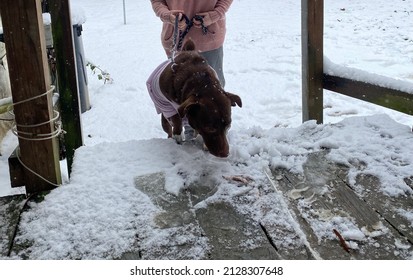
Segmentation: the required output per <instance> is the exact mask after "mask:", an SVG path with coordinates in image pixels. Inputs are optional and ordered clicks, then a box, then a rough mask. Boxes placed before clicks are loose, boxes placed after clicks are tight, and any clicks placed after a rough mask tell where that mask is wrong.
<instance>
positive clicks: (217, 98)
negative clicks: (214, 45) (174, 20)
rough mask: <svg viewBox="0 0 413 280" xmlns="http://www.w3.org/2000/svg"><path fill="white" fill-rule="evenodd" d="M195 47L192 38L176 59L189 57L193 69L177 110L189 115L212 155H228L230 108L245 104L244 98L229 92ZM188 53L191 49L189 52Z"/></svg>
mask: <svg viewBox="0 0 413 280" xmlns="http://www.w3.org/2000/svg"><path fill="white" fill-rule="evenodd" d="M188 44H189V45H188ZM193 49H194V45H193V43H192V42H191V41H189V43H187V44H185V45H184V48H183V50H184V52H182V53H181V54H180V55H179V56H178V57H177V61H178V58H179V60H181V59H182V60H184V59H185V60H186V62H187V63H185V64H186V67H187V69H186V70H190V72H191V75H190V76H189V77H187V78H186V81H185V84H184V85H183V87H182V92H183V94H184V95H185V96H187V99H185V101H184V102H183V103H182V104H181V105H180V107H179V108H178V112H179V114H180V116H181V117H184V116H186V117H187V118H188V122H189V124H190V125H191V126H192V127H193V128H194V129H195V130H197V131H198V133H199V134H200V135H201V136H202V138H203V140H204V144H205V146H206V147H207V148H208V150H209V152H210V153H211V154H213V155H215V156H217V157H227V156H228V154H229V145H228V140H227V131H228V129H229V128H230V126H231V107H232V106H236V105H238V106H239V107H242V101H241V98H240V97H239V96H238V95H235V94H232V93H229V92H226V91H225V90H224V89H223V88H222V87H221V85H220V82H219V80H218V77H217V75H216V73H215V71H214V70H213V69H212V68H211V67H209V66H208V65H207V64H206V63H205V59H204V58H203V57H202V56H201V55H200V54H199V53H198V52H195V51H194V50H193ZM185 52H188V53H187V55H185ZM182 60H181V61H182Z"/></svg>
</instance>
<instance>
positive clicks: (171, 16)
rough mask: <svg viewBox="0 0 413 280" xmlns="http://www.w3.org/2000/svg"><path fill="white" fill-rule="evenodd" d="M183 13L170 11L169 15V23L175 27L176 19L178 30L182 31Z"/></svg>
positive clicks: (183, 23) (184, 23)
mask: <svg viewBox="0 0 413 280" xmlns="http://www.w3.org/2000/svg"><path fill="white" fill-rule="evenodd" d="M183 14H184V11H179V10H172V11H170V13H169V23H171V24H173V25H175V19H176V18H177V17H178V29H179V30H183V29H185V27H186V22H185V20H184V19H183Z"/></svg>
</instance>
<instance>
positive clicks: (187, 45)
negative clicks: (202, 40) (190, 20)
mask: <svg viewBox="0 0 413 280" xmlns="http://www.w3.org/2000/svg"><path fill="white" fill-rule="evenodd" d="M182 50H183V51H193V50H195V43H194V41H192V40H191V39H189V40H188V41H186V43H185V44H184V46H183V47H182Z"/></svg>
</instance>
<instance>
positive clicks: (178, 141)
mask: <svg viewBox="0 0 413 280" xmlns="http://www.w3.org/2000/svg"><path fill="white" fill-rule="evenodd" d="M172 138H173V139H175V141H176V143H178V144H182V142H183V139H182V135H181V134H174V135H173V136H172Z"/></svg>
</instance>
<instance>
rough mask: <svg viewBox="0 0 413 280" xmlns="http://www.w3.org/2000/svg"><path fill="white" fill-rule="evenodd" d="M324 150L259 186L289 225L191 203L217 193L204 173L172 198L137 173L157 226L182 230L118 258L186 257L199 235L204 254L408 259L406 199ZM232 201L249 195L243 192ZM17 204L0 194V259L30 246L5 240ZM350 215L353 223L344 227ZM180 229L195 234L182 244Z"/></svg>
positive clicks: (221, 204) (156, 178) (412, 252)
mask: <svg viewBox="0 0 413 280" xmlns="http://www.w3.org/2000/svg"><path fill="white" fill-rule="evenodd" d="M327 153H328V151H324V152H319V153H314V154H311V155H309V157H308V160H307V162H306V163H305V164H304V174H303V175H297V174H294V173H291V172H289V171H287V170H284V169H277V170H275V171H273V173H272V174H268V175H269V176H268V184H267V185H266V186H261V187H262V189H263V192H266V193H267V194H268V193H271V192H272V193H273V194H274V195H275V194H276V195H278V196H280V197H281V198H282V203H281V204H282V205H277V207H282V208H283V209H284V212H285V213H287V214H288V215H289V218H290V223H289V224H282V223H277V222H275V221H274V222H271V221H262V222H257V221H256V220H254V219H253V218H252V217H249V216H248V215H246V214H245V213H244V214H243V213H240V212H239V211H237V210H236V209H235V208H234V206H233V204H230V203H226V202H225V200H217V201H216V202H212V203H211V202H210V203H208V205H207V206H206V207H198V208H196V207H194V205H197V204H198V203H200V202H202V201H204V200H205V199H207V198H209V197H211V196H212V195H214V194H215V192H216V191H217V188H216V186H214V184H212V183H211V182H208V180H203V179H202V178H200V181H199V184H197V185H192V186H191V185H190V186H188V188H186V189H185V190H183V191H182V192H181V193H180V194H179V195H178V196H174V195H171V194H170V193H167V192H166V191H165V190H164V189H165V188H164V186H165V177H164V175H163V174H162V173H154V174H149V175H145V176H140V177H137V178H136V182H135V185H136V187H137V188H138V189H139V190H141V191H142V192H144V193H146V194H147V195H148V196H149V197H150V198H151V200H152V201H153V203H154V204H156V205H157V206H158V207H159V208H161V209H163V210H164V211H162V212H161V213H160V214H159V215H158V216H156V218H155V223H156V225H157V227H158V228H159V229H160V230H168V229H172V228H174V229H176V228H179V229H180V230H178V231H176V232H175V233H174V234H173V235H170V236H168V239H167V242H165V244H164V245H158V246H156V248H153V249H152V248H149V249H148V248H146V249H142V247H141V246H140V240H139V238H137V239H136V241H135V244H134V245H133V246H132V248H131V250H130V251H128V252H125V253H124V254H123V255H122V257H121V259H188V256H190V255H191V250H193V249H194V247H197V246H198V248H199V244H198V243H202V241H206V242H207V243H208V244H209V245H208V248H207V249H206V250H207V254H206V255H205V257H204V258H206V259H256V260H258V259H286V260H297V259H329V260H331V259H373V260H374V259H392V260H397V259H411V258H412V256H413V246H412V245H413V230H412V225H411V221H408V220H407V219H406V218H405V217H404V216H403V215H402V214H403V213H402V211H400V209H402V210H403V209H404V210H405V211H410V213H412V209H413V199H412V197H411V196H409V197H407V196H406V197H398V198H392V197H389V196H386V195H384V194H383V193H382V192H381V191H379V187H380V186H379V181H378V179H377V178H375V177H373V176H366V175H363V176H358V177H357V185H358V186H360V188H361V189H363V191H362V192H361V191H360V190H359V189H357V190H355V189H353V188H352V187H351V186H350V184H348V183H347V181H346V180H347V179H346V177H347V172H348V170H347V168H346V167H344V166H339V165H337V164H335V163H333V162H330V161H328V160H327V159H326V157H325V155H326V154H327ZM412 182H413V178H412V177H411V178H406V183H407V184H408V185H409V186H410V187H412V188H413V184H412ZM237 199H238V200H239V201H240V202H242V201H245V200H247V197H246V194H245V195H244V194H242V193H241V194H240V195H239V197H238V198H237ZM277 203H280V202H277ZM23 206H24V197H21V196H18V197H13V198H2V199H0V215H1V222H0V233H1V242H0V257H1V258H4V257H7V253H8V252H9V251H10V252H12V253H17V254H18V253H19V248H21V247H22V246H30V245H28V244H16V242H15V241H14V243H13V246H11V245H12V241H11V240H12V238H13V235H14V231H15V229H16V225H17V224H18V221H19V219H18V216H19V214H20V211H21V209H22V208H23ZM25 208H27V207H25ZM269 210H270V209H269ZM25 211H30V209H26V210H25ZM285 213H284V214H285ZM346 221H347V222H346ZM348 221H351V224H353V225H354V226H355V227H356V228H355V229H351V228H346V227H345V226H346V225H348ZM323 225H325V226H326V227H330V228H329V230H331V232H330V234H329V235H327V236H320V232H324V234H325V230H320V227H322V226H323ZM331 225H333V227H331ZM333 231H334V232H333ZM352 232H353V233H352ZM354 232H355V233H354ZM17 234H18V233H17ZM180 234H185V235H188V234H190V235H191V236H192V237H193V238H192V239H190V240H189V241H188V240H186V241H184V242H182V241H180V237H181V236H180ZM360 235H362V236H360ZM286 240H288V242H286ZM197 244H198V245H197ZM246 244H253V245H252V246H248V245H246ZM11 247H12V248H11ZM201 247H202V246H201ZM19 257H22V258H24V256H21V255H19Z"/></svg>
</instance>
